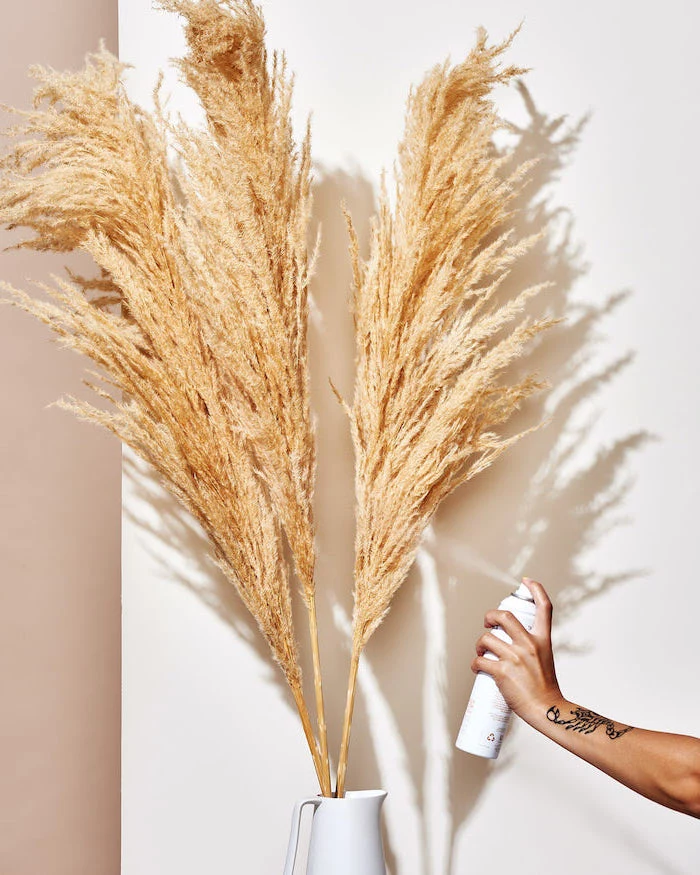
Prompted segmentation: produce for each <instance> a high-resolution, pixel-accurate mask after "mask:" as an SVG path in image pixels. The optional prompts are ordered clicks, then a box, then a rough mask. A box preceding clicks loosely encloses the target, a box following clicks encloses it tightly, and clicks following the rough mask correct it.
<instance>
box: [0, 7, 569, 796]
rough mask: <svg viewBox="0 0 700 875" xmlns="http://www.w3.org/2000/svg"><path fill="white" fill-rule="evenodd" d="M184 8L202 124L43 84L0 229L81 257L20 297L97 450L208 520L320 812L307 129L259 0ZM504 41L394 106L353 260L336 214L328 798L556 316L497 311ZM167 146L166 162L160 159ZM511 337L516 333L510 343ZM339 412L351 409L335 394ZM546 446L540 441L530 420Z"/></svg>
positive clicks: (506, 306) (3, 185)
mask: <svg viewBox="0 0 700 875" xmlns="http://www.w3.org/2000/svg"><path fill="white" fill-rule="evenodd" d="M160 6H161V7H162V8H163V9H166V10H169V11H171V12H175V13H177V14H179V15H180V16H181V17H182V19H183V23H184V28H185V36H186V41H187V51H186V53H185V55H184V57H183V58H181V59H179V61H178V66H179V69H180V72H181V75H182V77H183V79H184V81H185V82H186V84H187V85H188V86H189V87H190V88H191V89H193V90H194V92H195V93H196V94H197V96H198V97H199V99H200V102H201V105H202V107H203V109H204V114H205V120H206V121H205V124H204V127H202V128H201V129H200V128H194V127H192V126H190V125H188V124H186V123H185V122H184V121H183V120H182V119H180V118H177V119H174V120H173V119H172V118H170V117H169V116H168V115H167V114H166V112H165V110H164V109H163V107H162V105H161V101H160V89H159V87H158V88H156V91H155V92H154V104H155V109H154V111H153V112H151V113H149V112H146V111H144V110H142V109H140V108H139V107H137V106H136V105H135V104H134V103H133V102H132V101H131V100H130V99H129V97H128V96H127V94H126V91H125V88H124V86H123V84H122V75H123V72H124V65H122V64H120V63H119V61H118V60H117V59H116V58H115V57H114V56H112V55H111V54H110V53H109V52H107V51H106V50H105V49H104V47H102V48H101V49H100V51H98V52H97V53H95V54H92V55H89V56H88V58H87V59H86V66H85V68H84V69H83V70H82V71H80V72H78V73H59V72H56V71H54V70H49V69H44V68H41V67H36V68H33V69H32V71H31V73H32V75H33V76H34V77H35V78H36V79H37V80H38V86H37V88H36V90H35V94H34V105H33V109H31V110H29V111H26V112H25V111H18V110H12V112H14V113H15V114H16V116H17V117H18V124H17V125H16V126H15V127H14V128H12V129H11V130H10V131H9V132H8V133H9V136H10V141H11V145H10V147H9V148H8V150H7V152H6V154H5V155H4V157H3V158H2V159H1V160H0V222H2V223H4V224H6V225H8V226H9V227H10V228H14V227H21V228H26V229H29V230H30V231H32V232H33V236H32V237H30V238H28V239H24V240H22V241H21V242H20V243H19V244H18V245H19V246H20V247H29V248H34V249H38V250H50V251H55V252H71V251H74V250H81V251H84V252H87V253H88V254H90V255H91V256H92V258H93V260H94V261H95V263H96V265H97V266H98V268H99V270H100V274H99V276H98V277H96V278H90V277H87V278H86V277H81V276H77V275H75V274H71V273H69V275H68V279H62V278H60V277H55V278H54V285H52V286H50V287H46V286H40V287H39V288H40V291H41V292H43V293H44V296H42V295H32V294H29V293H27V292H26V291H23V290H19V289H14V288H10V287H7V286H5V288H6V289H8V291H9V293H10V295H11V297H12V300H13V302H14V303H15V304H16V305H17V306H19V307H21V308H23V309H24V310H26V311H27V312H29V313H31V314H32V315H33V316H35V317H36V318H38V319H40V320H41V321H43V322H45V323H46V324H47V325H48V326H49V327H50V328H51V329H52V330H53V331H54V332H55V333H56V335H58V337H59V338H60V340H61V342H62V343H63V344H64V345H65V346H67V347H69V348H71V349H74V350H76V351H78V352H80V353H83V354H84V355H86V356H87V357H88V358H90V359H91V360H92V361H93V362H94V363H95V365H96V366H97V370H96V371H94V372H91V378H90V380H88V381H87V384H88V385H89V386H90V387H91V388H92V389H93V390H94V392H95V393H96V394H97V396H99V398H100V399H101V400H102V402H103V403H102V404H100V405H98V404H91V403H88V402H85V401H82V400H77V399H72V398H71V399H66V400H64V401H62V402H60V403H61V404H62V405H63V406H64V407H67V408H69V409H71V410H73V411H74V412H75V413H77V414H78V415H79V416H80V417H82V418H85V419H87V420H89V421H91V422H96V423H98V424H100V425H102V426H104V427H106V428H108V429H110V430H111V431H112V432H114V433H115V434H116V435H117V436H118V437H119V438H120V439H121V440H122V441H124V443H125V444H127V445H128V446H130V447H131V448H132V449H133V450H134V451H135V452H136V453H137V454H138V455H139V456H141V457H142V458H143V459H145V460H146V461H147V462H148V463H149V464H150V465H152V466H153V467H154V468H155V469H156V471H158V472H159V474H160V475H161V478H162V480H163V482H164V483H165V485H166V486H167V487H168V489H169V490H170V491H171V493H172V494H173V495H174V496H175V497H176V498H177V499H178V500H179V501H180V502H182V504H183V505H184V506H185V507H187V508H188V510H189V511H190V512H191V513H192V515H193V516H194V517H195V519H196V520H197V521H198V522H199V523H200V525H201V526H202V528H203V530H204V532H205V533H206V535H207V536H208V538H209V541H210V543H211V547H212V552H213V555H214V557H215V558H216V560H217V562H218V563H219V565H220V567H221V568H222V569H223V571H224V573H225V574H226V576H227V578H228V579H229V580H230V581H231V583H232V584H233V585H234V586H235V587H236V589H237V591H238V593H239V595H240V597H241V599H242V601H243V602H244V604H245V605H246V607H247V608H248V610H249V611H250V613H251V614H252V616H253V617H254V618H255V620H256V622H257V624H258V626H259V628H260V631H261V633H262V635H263V636H264V638H265V640H266V641H267V643H268V645H269V647H270V650H271V653H272V655H273V657H274V659H275V661H276V662H277V663H278V664H279V666H280V668H281V670H282V672H283V674H284V677H285V678H286V680H287V682H288V684H289V687H290V690H291V692H292V696H293V698H294V701H295V703H296V706H297V709H298V711H299V715H300V718H301V721H302V726H303V729H304V732H305V735H306V739H307V742H308V745H309V749H310V751H311V754H312V757H313V761H314V766H315V769H316V772H317V775H318V779H319V784H320V787H321V791H322V793H324V794H325V795H330V794H331V777H330V760H329V755H328V746H327V733H326V721H325V714H324V702H323V689H322V684H321V663H320V655H319V649H318V630H317V620H316V590H315V578H314V570H315V548H314V520H313V509H312V507H313V505H312V499H313V488H314V479H315V469H316V456H315V437H314V426H313V420H312V416H311V412H310V406H309V379H308V361H307V360H308V353H307V325H308V286H309V280H310V277H311V274H312V272H313V267H314V263H315V259H316V256H317V253H318V243H319V241H318V239H317V241H316V244H315V247H314V250H313V252H312V253H309V252H308V250H307V242H306V241H307V233H308V226H309V219H310V212H311V194H310V185H311V175H310V171H311V134H310V126H309V124H308V123H307V126H306V131H305V135H304V137H303V139H302V141H301V143H299V144H297V143H296V142H295V140H294V137H293V131H292V125H291V118H290V109H291V100H292V88H293V77H291V76H290V75H289V74H288V72H287V67H286V60H285V56H284V54H283V53H278V52H275V53H274V54H273V56H272V59H271V61H270V59H269V58H268V56H267V51H266V48H265V41H264V37H265V25H264V20H263V17H262V13H261V12H260V9H259V8H258V7H256V6H255V5H254V4H253V3H252V0H161V3H160ZM509 42H510V41H507V42H506V43H503V44H502V45H498V46H495V47H489V46H488V45H487V43H486V35H485V33H483V32H480V33H479V36H478V39H477V44H476V47H475V48H474V50H473V51H472V52H471V54H470V55H469V56H468V58H467V59H466V60H465V61H464V62H462V63H461V64H457V65H456V66H451V65H450V64H449V63H447V62H446V63H445V64H443V65H440V66H437V67H435V68H434V69H433V70H431V71H430V72H429V73H428V74H427V76H426V77H425V79H424V80H423V81H422V82H421V84H420V85H419V86H418V87H417V88H416V89H415V90H413V89H412V91H411V93H410V95H409V100H408V104H407V109H406V128H405V133H404V136H403V139H402V141H401V144H400V147H399V170H398V174H397V179H396V198H395V205H394V207H393V208H392V206H391V205H390V203H389V198H388V194H387V189H386V182H385V178H384V176H383V177H382V188H381V195H380V201H379V214H378V217H375V218H374V219H373V220H372V229H371V230H372V233H371V246H370V253H369V257H368V258H367V260H363V258H361V257H360V254H359V247H358V238H357V233H356V231H355V228H354V225H353V222H352V219H351V217H350V215H349V213H348V212H347V209H345V208H344V209H345V214H346V218H347V221H348V229H349V233H350V251H351V258H352V263H353V270H354V287H355V288H354V299H353V316H354V323H355V333H356V342H357V378H356V385H355V396H354V400H353V403H352V407H349V406H347V405H346V409H347V412H348V415H349V419H350V426H351V430H352V437H353V442H354V446H355V454H356V498H357V532H356V562H355V589H354V601H355V609H354V620H353V635H352V654H351V667H350V678H349V684H348V697H347V707H346V713H345V720H344V725H343V736H342V745H341V751H340V759H339V765H338V781H337V786H336V793H337V795H339V796H342V795H343V793H344V787H345V778H346V769H347V761H348V749H349V740H350V729H351V724H352V714H353V706H354V697H355V687H356V678H357V670H358V665H359V660H360V656H361V653H362V651H363V649H364V647H365V646H366V644H367V641H368V640H369V638H370V637H371V635H372V634H373V633H374V631H375V630H376V628H377V626H378V625H379V624H380V623H381V621H382V619H383V618H384V616H385V615H386V613H387V611H388V610H389V607H390V604H391V600H392V598H393V596H394V594H395V593H396V591H397V590H398V588H399V587H400V585H401V583H402V582H403V580H404V579H405V577H406V574H407V572H408V570H409V568H410V566H411V564H412V562H413V559H414V557H415V554H416V550H417V547H418V545H419V542H420V538H421V536H422V533H423V532H424V530H425V528H426V526H427V524H428V523H429V521H430V519H431V518H432V516H433V514H434V513H435V510H436V509H437V507H438V505H439V503H440V501H441V500H442V499H443V498H444V497H445V496H446V495H448V494H449V493H450V492H451V491H452V490H454V489H455V488H456V487H457V486H459V485H460V484H461V483H463V482H464V481H466V480H468V479H470V478H471V477H473V476H474V475H475V474H477V473H478V472H479V471H481V470H483V469H484V468H486V467H488V466H489V465H490V464H492V463H493V462H494V461H495V460H496V459H497V458H498V457H499V456H500V455H501V453H503V452H504V451H505V450H506V449H507V447H509V446H511V445H512V444H513V443H514V442H515V441H516V440H519V439H520V438H521V437H523V435H525V434H527V433H528V431H532V430H533V429H528V430H527V431H524V432H521V433H520V434H517V435H514V436H510V437H504V436H501V435H500V434H499V433H497V432H496V431H494V428H495V427H496V426H498V425H500V424H502V423H504V422H505V421H506V420H507V419H508V418H509V417H510V416H511V415H512V413H513V412H514V411H515V410H517V409H518V408H519V406H520V405H521V403H522V402H523V401H524V400H525V399H526V398H527V397H528V396H529V395H531V394H532V393H533V392H535V391H537V390H539V389H541V388H542V387H543V386H545V385H546V384H545V383H544V382H543V381H540V380H539V379H537V377H536V376H535V375H529V376H527V377H525V378H524V379H522V380H520V381H519V382H516V383H514V384H507V383H502V382H499V376H500V375H501V374H502V372H503V371H504V369H505V368H506V367H507V366H508V365H509V364H511V363H513V362H516V361H517V360H518V358H519V357H520V356H521V355H522V353H523V351H524V350H525V349H526V347H527V345H528V343H529V342H530V341H531V340H532V339H533V338H535V337H536V335H537V334H539V333H540V332H542V331H544V330H545V329H546V328H548V327H550V326H551V325H553V324H554V323H555V321H557V320H552V319H541V320H538V321H535V322H531V321H530V320H528V319H521V320H520V321H517V317H518V316H519V314H520V313H521V312H522V309H523V306H524V304H525V303H526V301H527V300H528V299H529V298H531V297H532V296H533V295H535V294H536V293H537V292H538V291H539V290H540V287H534V288H531V289H526V290H523V291H521V292H520V293H519V294H518V295H516V297H514V298H512V299H511V300H507V301H506V302H505V303H501V304H497V303H496V295H497V293H498V292H499V289H501V287H502V283H503V281H504V279H505V277H506V276H507V274H508V270H509V267H510V265H511V264H512V263H513V262H514V261H515V260H516V259H517V258H519V257H520V256H521V255H522V254H523V253H524V252H525V251H527V249H528V248H529V247H530V246H531V245H532V244H533V242H534V241H533V240H519V239H514V237H513V235H512V232H509V231H508V230H507V228H508V222H509V219H510V218H511V212H512V204H513V199H514V198H515V197H516V195H517V194H518V192H519V191H520V188H521V187H522V185H523V184H524V182H525V179H526V176H527V171H528V166H521V167H516V168H513V167H510V169H509V161H510V159H511V156H510V155H509V153H507V152H505V153H503V152H501V153H499V152H497V151H496V150H495V148H494V146H493V137H494V134H495V132H496V131H497V129H498V127H499V125H500V124H501V122H500V120H499V117H498V114H497V112H496V109H495V107H494V105H493V102H492V99H491V92H492V89H493V88H494V87H495V86H496V85H498V84H500V83H507V82H509V81H510V80H511V79H512V78H513V77H514V76H516V75H518V74H519V73H520V72H521V71H520V70H518V69H517V68H514V67H505V68H503V69H502V68H501V67H500V57H501V55H502V54H503V52H504V51H505V50H506V48H507V47H508V45H509ZM171 149H174V151H175V153H176V156H177V160H176V161H175V162H173V161H172V160H169V150H171ZM514 322H515V324H513V323H514ZM341 400H342V399H341ZM536 427H538V426H536ZM285 546H288V548H289V553H290V554H291V557H292V559H293V566H294V572H295V576H296V578H297V580H298V581H299V583H300V590H301V593H302V596H303V599H304V602H305V606H306V612H307V618H308V624H309V633H310V641H311V650H312V656H313V669H314V691H315V700H316V716H317V730H316V731H315V730H314V727H313V726H312V723H311V718H310V715H309V711H308V708H307V705H306V702H305V698H304V695H303V692H302V678H301V671H300V668H299V654H298V647H297V641H296V636H295V631H294V627H293V621H292V609H291V587H290V569H289V568H288V567H287V563H286V560H285Z"/></svg>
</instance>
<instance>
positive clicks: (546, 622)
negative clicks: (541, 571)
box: [523, 577, 552, 638]
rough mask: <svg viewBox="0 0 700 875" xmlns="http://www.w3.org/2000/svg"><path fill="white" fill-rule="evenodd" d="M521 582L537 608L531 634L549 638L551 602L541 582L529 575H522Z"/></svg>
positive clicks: (550, 630)
mask: <svg viewBox="0 0 700 875" xmlns="http://www.w3.org/2000/svg"><path fill="white" fill-rule="evenodd" d="M523 583H524V584H525V586H526V587H527V588H528V589H529V590H530V593H531V594H532V598H533V599H534V600H535V606H536V608H537V610H536V613H535V624H534V626H533V627H532V634H533V635H535V636H537V637H547V638H550V637H551V634H552V602H551V600H550V598H549V596H548V595H547V592H546V590H545V588H544V587H543V586H542V584H541V583H540V582H539V581H537V580H533V579H532V578H531V577H523Z"/></svg>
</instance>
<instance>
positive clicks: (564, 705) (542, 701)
mask: <svg viewBox="0 0 700 875" xmlns="http://www.w3.org/2000/svg"><path fill="white" fill-rule="evenodd" d="M570 707H573V704H572V703H571V702H569V701H568V700H567V699H565V698H564V696H563V695H562V693H561V690H560V689H559V688H558V687H553V688H552V689H551V690H548V691H547V692H545V693H543V694H542V695H540V696H537V697H533V698H532V699H530V700H529V701H528V702H527V704H526V705H525V707H524V708H522V709H521V711H520V712H519V713H518V716H519V717H520V718H521V719H522V720H524V721H525V722H526V723H529V725H530V726H532V727H533V728H534V729H539V730H540V731H542V729H543V727H544V726H546V725H547V724H548V723H549V722H550V721H549V719H548V717H547V712H548V711H549V709H550V708H557V709H558V710H559V711H560V712H567V711H568V709H569V708H570Z"/></svg>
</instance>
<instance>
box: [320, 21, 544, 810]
mask: <svg viewBox="0 0 700 875" xmlns="http://www.w3.org/2000/svg"><path fill="white" fill-rule="evenodd" d="M514 35H515V34H513V36H514ZM513 36H511V37H510V39H508V40H506V41H505V42H504V43H502V44H500V45H497V46H488V45H487V36H486V33H485V31H483V30H480V31H479V33H478V38H477V42H476V46H475V47H474V49H473V50H472V52H471V53H470V54H469V56H468V57H467V58H466V59H465V60H464V61H463V62H462V63H460V64H457V65H455V66H451V65H450V64H449V62H445V63H443V64H442V65H438V66H436V67H434V68H433V69H432V70H430V71H429V73H428V74H427V75H426V76H425V78H424V80H423V81H422V82H421V84H420V85H419V86H418V87H417V88H416V89H415V90H413V89H411V92H410V93H409V98H408V102H407V107H406V121H405V131H404V135H403V138H402V140H401V143H400V145H399V166H398V171H397V174H396V187H395V205H394V208H393V209H392V208H391V205H390V203H389V198H388V194H387V190H386V183H385V178H384V175H382V187H381V194H380V201H379V215H378V217H374V218H373V220H372V223H371V237H370V253H369V257H368V259H367V260H363V259H362V258H361V257H360V254H359V248H358V239H357V234H356V232H355V228H354V226H353V222H352V218H351V216H350V215H349V213H348V211H347V209H346V208H345V207H344V211H345V215H346V219H347V223H348V228H349V232H350V240H351V244H350V251H351V256H352V262H353V271H354V299H353V315H354V321H355V338H356V358H357V375H356V382H355V396H354V402H353V406H352V409H349V408H348V410H347V412H348V415H349V418H350V423H351V429H352V437H353V443H354V447H355V457H356V476H355V488H356V502H357V504H356V514H357V529H356V540H355V572H354V576H355V589H354V603H355V606H354V614H353V636H352V653H351V664H350V677H349V682H348V694H347V705H346V711H345V719H344V724H343V735H342V743H341V751H340V759H339V764H338V783H337V795H338V796H342V795H343V792H344V786H345V776H346V769H347V758H348V746H349V741H350V729H351V725H352V715H353V708H354V699H355V687H356V678H357V670H358V665H359V660H360V655H361V653H362V651H363V649H364V647H365V645H366V644H367V641H368V640H369V638H370V636H371V635H372V633H373V632H374V631H375V630H376V628H377V626H378V625H379V624H380V623H381V621H382V619H383V618H384V617H385V616H386V613H387V611H388V610H389V607H390V604H391V601H392V599H393V597H394V595H395V593H396V591H397V590H398V588H399V587H400V586H401V584H402V583H403V581H404V580H405V578H406V575H407V573H408V570H409V568H410V566H411V564H412V562H413V560H414V557H415V554H416V550H417V548H418V546H419V542H420V538H421V535H422V533H423V532H424V530H425V528H426V526H427V525H428V523H429V521H430V519H431V517H432V516H433V514H434V513H435V510H436V508H437V507H438V505H439V503H440V502H441V501H442V499H443V498H445V496H447V495H448V494H449V493H450V492H452V490H454V489H455V488H456V487H457V486H459V485H460V484H461V483H464V482H465V481H466V480H469V479H470V478H472V477H474V475H476V474H477V473H478V472H479V471H483V470H484V469H485V468H487V467H488V466H489V465H491V464H492V463H493V462H494V461H495V460H496V459H497V458H498V457H499V456H500V455H501V453H503V452H504V451H505V450H506V449H507V448H508V447H509V446H512V445H513V444H514V443H515V442H516V441H517V440H519V439H520V438H522V437H523V436H524V435H525V434H528V433H529V432H531V431H533V430H534V429H535V428H539V427H540V426H541V425H542V424H543V423H540V424H539V425H537V426H535V427H534V428H530V429H527V430H526V431H523V432H521V433H519V434H515V435H513V436H510V437H503V436H500V435H499V434H498V433H496V432H495V431H493V430H492V429H493V428H494V426H497V425H499V424H501V423H503V422H505V421H506V420H507V419H508V418H509V417H510V416H511V414H512V413H513V412H514V411H515V410H517V409H518V408H519V407H520V404H521V402H522V401H523V400H524V399H525V398H527V397H528V396H529V395H531V394H532V393H533V392H535V391H537V390H539V389H542V388H543V387H545V386H546V385H547V383H546V382H545V381H541V380H539V379H537V377H536V375H535V374H531V375H528V376H527V377H525V378H524V379H522V380H520V381H519V382H517V383H515V384H514V385H507V384H502V383H499V375H500V374H501V372H502V371H503V370H504V369H505V368H506V366H507V365H509V364H511V363H512V362H514V361H515V360H517V359H518V357H519V356H520V355H521V353H522V352H523V350H524V348H525V347H526V345H527V343H528V342H529V341H530V340H531V339H532V338H534V337H535V336H536V335H537V334H539V333H540V332H542V331H544V330H545V329H547V328H549V327H550V326H552V325H554V324H555V323H556V322H558V321H560V320H557V319H548V318H545V319H540V320H537V321H532V320H531V319H529V318H524V319H522V320H521V321H520V322H519V323H518V324H517V325H515V327H513V328H512V329H508V328H507V326H508V324H509V323H510V322H512V321H513V319H514V318H515V317H516V316H517V314H518V313H521V312H522V310H523V307H524V305H525V303H526V301H527V300H528V299H529V298H531V297H532V296H533V295H535V294H537V293H538V292H539V291H540V290H541V289H542V288H544V286H535V287H532V288H528V289H525V290H523V291H521V292H520V293H519V294H517V296H516V297H514V298H512V299H510V300H507V301H506V302H505V303H500V304H499V303H496V302H495V296H496V293H497V292H498V291H499V289H501V287H502V285H503V282H504V280H505V278H506V277H507V275H508V272H509V267H510V265H511V264H512V263H513V262H514V261H515V260H516V259H517V258H519V257H520V256H522V255H523V254H524V253H525V252H526V251H527V250H528V248H529V247H531V246H532V245H533V243H534V242H535V239H537V238H532V239H526V240H518V239H513V232H512V230H511V231H509V230H507V228H508V220H509V218H511V215H512V209H513V201H514V198H515V197H516V196H517V195H518V193H519V191H520V189H521V187H522V186H523V184H524V183H525V181H526V177H527V172H528V170H529V167H530V165H529V164H526V165H521V166H519V167H516V168H515V169H510V170H508V165H509V162H511V160H512V156H511V154H510V153H509V152H508V151H507V150H505V151H503V152H500V153H499V152H497V151H496V150H495V148H494V134H495V133H496V131H497V130H498V128H499V127H500V126H501V125H502V122H501V120H500V119H499V116H498V113H497V110H496V107H495V106H494V103H493V100H492V99H491V92H492V90H493V88H494V86H496V85H497V84H498V83H507V82H509V81H510V80H512V79H513V77H515V76H517V75H519V74H520V73H522V72H524V71H523V70H520V69H518V68H517V67H512V66H509V67H505V68H502V69H501V66H500V57H501V55H502V54H503V52H505V50H506V49H507V48H508V47H509V45H510V43H511V41H512V39H513ZM341 400H342V399H341Z"/></svg>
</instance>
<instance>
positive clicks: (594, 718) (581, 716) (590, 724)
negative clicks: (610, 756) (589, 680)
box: [547, 705, 632, 740]
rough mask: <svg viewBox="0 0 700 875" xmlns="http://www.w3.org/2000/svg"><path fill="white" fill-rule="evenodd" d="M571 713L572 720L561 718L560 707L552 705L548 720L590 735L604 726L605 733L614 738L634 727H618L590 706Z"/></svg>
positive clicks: (548, 712)
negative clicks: (590, 708) (589, 708)
mask: <svg viewBox="0 0 700 875" xmlns="http://www.w3.org/2000/svg"><path fill="white" fill-rule="evenodd" d="M569 713H570V714H572V715H573V716H572V717H571V719H570V720H563V719H560V717H559V714H560V711H559V708H555V707H554V706H553V705H552V707H551V708H550V709H549V711H547V720H551V721H552V723H557V724H558V725H559V726H564V727H565V728H566V729H567V730H568V729H571V730H573V731H574V732H580V733H581V734H582V735H590V734H591V732H595V731H596V729H597V728H598V727H599V726H604V727H605V734H606V735H607V736H608V738H612V739H613V740H614V739H616V738H619V737H620V736H621V735H624V734H625V732H629V731H630V729H632V727H631V726H627V727H625V728H624V729H616V728H615V724H614V723H613V721H612V720H608V718H607V717H601V716H600V714H596V713H595V711H589V710H588V708H576V709H575V710H574V711H569Z"/></svg>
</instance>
